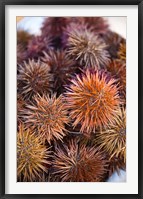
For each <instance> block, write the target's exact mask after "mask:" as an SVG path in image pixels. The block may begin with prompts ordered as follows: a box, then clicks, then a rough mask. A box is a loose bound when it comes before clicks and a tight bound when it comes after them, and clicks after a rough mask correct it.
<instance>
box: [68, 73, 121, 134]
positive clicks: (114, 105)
mask: <svg viewBox="0 0 143 199" xmlns="http://www.w3.org/2000/svg"><path fill="white" fill-rule="evenodd" d="M115 82H116V80H115V79H113V78H110V76H108V74H106V73H105V72H104V71H98V70H97V71H94V70H93V71H90V70H86V72H85V73H83V74H82V75H81V76H80V75H77V76H76V79H73V80H72V81H71V85H70V86H69V87H67V92H66V100H67V107H68V108H69V109H70V117H71V119H72V120H73V126H74V127H75V126H76V125H78V124H79V123H80V124H81V132H84V131H86V132H88V133H89V134H90V133H91V132H92V131H93V132H95V130H96V128H102V127H105V126H108V124H109V122H110V123H114V120H115V117H116V113H117V109H118V107H119V105H120V98H119V93H118V88H117V85H116V84H115Z"/></svg>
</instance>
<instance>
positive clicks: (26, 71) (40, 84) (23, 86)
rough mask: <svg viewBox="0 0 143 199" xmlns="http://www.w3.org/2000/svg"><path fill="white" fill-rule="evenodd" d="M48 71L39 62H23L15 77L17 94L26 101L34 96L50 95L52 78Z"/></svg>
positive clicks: (47, 68)
mask: <svg viewBox="0 0 143 199" xmlns="http://www.w3.org/2000/svg"><path fill="white" fill-rule="evenodd" d="M49 71H50V69H49V66H48V65H47V64H45V63H43V62H41V61H40V60H38V61H37V62H36V61H34V60H33V59H32V60H29V62H28V63H26V62H24V65H20V66H19V73H18V75H17V81H18V93H20V94H22V95H23V97H24V98H27V99H28V98H31V97H32V96H33V95H35V94H43V93H50V91H51V85H52V84H51V82H52V79H53V78H52V75H51V74H50V72H49Z"/></svg>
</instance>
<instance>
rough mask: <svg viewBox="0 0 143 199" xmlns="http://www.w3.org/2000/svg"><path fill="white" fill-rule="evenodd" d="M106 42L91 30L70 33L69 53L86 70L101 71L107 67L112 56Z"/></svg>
mask: <svg viewBox="0 0 143 199" xmlns="http://www.w3.org/2000/svg"><path fill="white" fill-rule="evenodd" d="M106 49H107V45H106V44H105V42H104V41H103V40H102V39H101V38H100V37H99V36H97V35H95V34H94V33H93V32H91V31H89V30H87V29H86V30H84V31H83V30H76V29H74V30H72V31H70V32H68V42H67V52H68V54H69V56H71V57H73V59H76V60H77V61H78V62H79V64H80V65H81V66H83V67H85V68H87V67H91V68H95V69H100V68H102V67H105V66H106V65H107V64H108V63H109V61H110V56H109V53H108V51H107V50H106Z"/></svg>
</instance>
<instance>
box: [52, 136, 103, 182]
mask: <svg viewBox="0 0 143 199" xmlns="http://www.w3.org/2000/svg"><path fill="white" fill-rule="evenodd" d="M104 158H105V157H104V156H103V155H102V154H101V153H100V152H99V151H98V150H97V149H95V148H94V147H87V146H79V145H78V143H77V142H76V141H75V140H71V141H70V142H69V144H68V145H64V149H62V148H57V149H56V153H55V158H54V161H53V168H54V174H55V175H57V176H58V177H59V178H60V180H61V181H65V182H100V181H102V180H103V177H104V174H105V172H106V171H107V170H106V166H107V162H106V160H105V159H104Z"/></svg>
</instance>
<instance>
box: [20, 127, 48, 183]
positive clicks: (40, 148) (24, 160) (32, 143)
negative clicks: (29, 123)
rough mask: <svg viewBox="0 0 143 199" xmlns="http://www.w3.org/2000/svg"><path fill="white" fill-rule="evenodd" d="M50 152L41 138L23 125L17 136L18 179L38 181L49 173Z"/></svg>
mask: <svg viewBox="0 0 143 199" xmlns="http://www.w3.org/2000/svg"><path fill="white" fill-rule="evenodd" d="M49 157H50V151H49V149H47V148H46V147H45V146H44V145H43V144H42V142H41V141H40V139H39V137H37V136H36V135H35V133H34V132H32V131H31V130H30V129H27V130H26V129H25V127H24V125H23V124H21V125H20V127H19V132H18V134H17V178H18V181H24V182H25V181H30V182H33V181H36V180H37V179H38V178H40V177H41V176H40V174H41V173H43V172H47V170H48V168H47V166H48V165H49V164H50V162H49V161H48V160H47V159H48V158H49Z"/></svg>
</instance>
